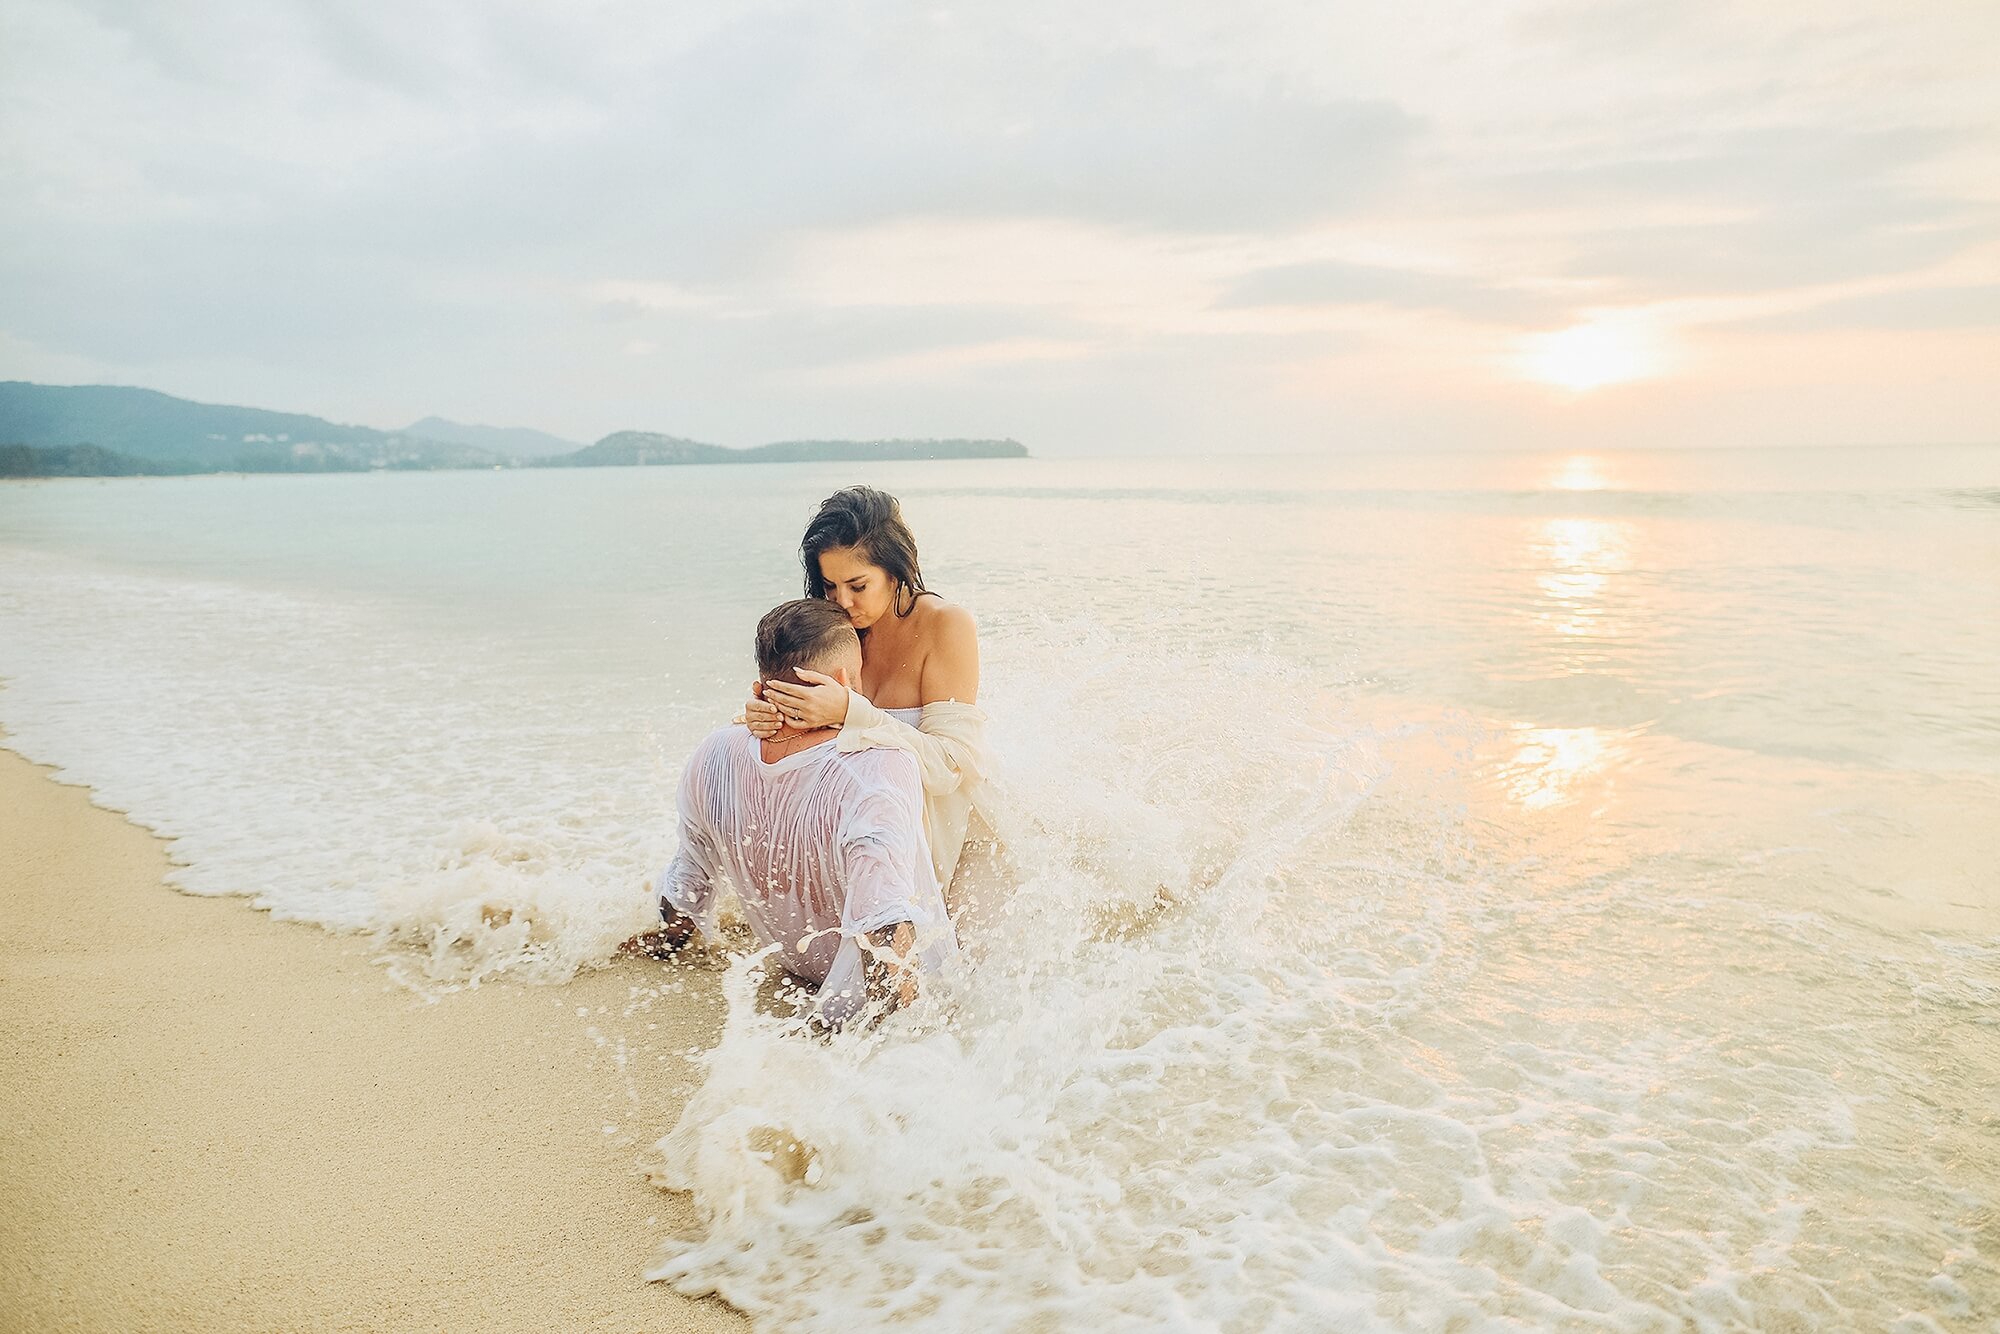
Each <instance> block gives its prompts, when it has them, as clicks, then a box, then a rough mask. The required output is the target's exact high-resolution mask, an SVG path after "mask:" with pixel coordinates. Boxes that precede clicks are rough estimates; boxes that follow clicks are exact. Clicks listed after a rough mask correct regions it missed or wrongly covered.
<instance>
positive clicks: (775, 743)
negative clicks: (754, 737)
mask: <svg viewBox="0 0 2000 1334" xmlns="http://www.w3.org/2000/svg"><path fill="white" fill-rule="evenodd" d="M839 735H840V729H839V728H838V727H815V728H814V729H813V730H812V731H810V732H800V731H795V730H793V729H792V728H789V727H787V728H785V729H784V730H783V731H781V732H779V733H778V734H777V735H776V736H773V737H770V738H767V739H766V740H764V741H760V742H758V743H757V749H758V752H759V753H760V754H761V755H762V756H763V757H764V761H765V763H767V764H768V763H770V762H771V761H772V760H782V759H784V758H785V756H787V755H795V754H797V753H798V752H799V751H802V750H808V749H811V748H812V747H814V746H817V745H819V744H821V743H822V742H826V741H831V740H833V739H834V738H835V737H837V736H839Z"/></svg>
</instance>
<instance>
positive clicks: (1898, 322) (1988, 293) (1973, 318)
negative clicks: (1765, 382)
mask: <svg viewBox="0 0 2000 1334" xmlns="http://www.w3.org/2000/svg"><path fill="white" fill-rule="evenodd" d="M1729 327H1730V328H1732V329H1754V330H1769V331H1772V332H1784V333H1798V332H1815V331H1819V330H1855V329H1865V330H1882V331H1894V332H1899V333H1917V332H1934V331H1941V330H1948V329H1996V330H2000V283H1984V284H1975V285H1969V286H1963V287H1912V288H1904V289H1901V290H1897V291H1887V292H1869V293H1866V294H1863V295H1860V296H1850V297H1842V298H1839V299H1837V300H1833V301H1822V302H1820V303H1819V304H1817V305H1812V306H1807V307H1804V308H1803V309H1799V310H1791V311H1786V312H1784V313H1782V314H1778V315H1767V316H1764V317H1762V318H1760V319H1754V320H1739V321H1736V322H1733V323H1731V325H1730V326H1729Z"/></svg>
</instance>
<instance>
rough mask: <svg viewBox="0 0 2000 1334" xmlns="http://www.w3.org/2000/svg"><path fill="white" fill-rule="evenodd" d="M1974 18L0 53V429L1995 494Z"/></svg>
mask: <svg viewBox="0 0 2000 1334" xmlns="http://www.w3.org/2000/svg"><path fill="white" fill-rule="evenodd" d="M1996 70H2000V4H1995V3H1994V2H1993V0H1926V3H1923V4H1920V5H1908V4H1907V3H1906V2H1904V0H1896V2H1894V3H1892V2H1889V0H1811V3H1803V2H1800V0H1755V2H1754V3H1750V2H1746V0H1736V2H1735V3H1711V2H1709V0H1597V2H1593V3H1585V2H1582V0H1555V2H1554V3H1546V2H1541V3H1527V4H1512V3H1499V2H1496V0H1435V2H1430V0H1414V2H1412V3H1405V4H1397V5H1388V4H1382V5H1373V6H1369V5H1353V4H1349V5H1340V4H1335V3H1329V2H1328V0H1230V2H1229V3H1226V4H1223V3H1204V4H1177V3H1173V2H1172V0H1143V2H1142V0H1098V3H1093V4H1090V5H1077V4H1075V3H1074V0H1008V3H1006V4H1004V5H980V6H951V5H925V4H921V3H907V2H905V3H849V2H848V0H810V3H792V2H790V0H786V2H783V3H755V2H752V3H726V2H724V0H703V2H702V3H695V4H683V3H680V2H679V0H643V2H641V3H626V2H623V0H620V2H618V3H604V2H599V0H561V3H555V2H554V0H549V2H547V3H544V2H542V0H494V2H489V3H482V4H477V5H474V4H464V3H461V4H443V3H436V2H435V0H400V2H399V3H396V4H393V5H392V4H386V3H383V4H369V3H357V2H355V0H255V2H254V3H251V2H249V0H243V2H218V3H190V2H185V0H129V2H125V0H7V3H6V5H5V6H4V7H0V379H28V380H38V381H42V382H45V383H58V384H80V383H99V384H133V385H142V386H145V387H148V388H153V389H159V390H163V391H165V392H168V393H172V394H177V395H181V396H184V397H189V398H196V399H202V400H206V401H213V402H228V403H242V404H249V405H253V406H259V407H270V408H278V409H283V410H288V411H299V412H309V413H313V414H316V415H319V416H323V417H328V418H331V419H334V420H337V421H342V422H352V423H359V424H364V425H371V426H378V427H385V428H395V427H399V426H403V425H407V424H408V423H410V422H412V421H414V420H416V419H417V418H420V417H423V416H427V415H431V414H437V415H440V416H444V417H449V418H453V419H456V420H459V421H466V422H477V423H485V424H492V425H520V426H532V427H536V428H539V429H542V430H547V431H551V432H554V433H556V434H558V435H561V436H564V437H566V438H569V439H572V440H576V441H579V442H587V441H591V440H595V439H597V438H598V437H600V436H602V435H604V434H607V433H609V432H611V431H615V430H622V429H639V430H651V431H661V432H666V433H668V434H673V435H681V436H689V437H693V438H696V439H701V440H708V441H714V442H716V443H721V444H729V445H749V444H756V443H761V442H764V441H769V440H780V439H796V438H828V437H842V438H878V437H911V436H918V437H936V436H974V437H998V436H1006V437H1012V438H1014V439H1017V440H1020V441H1021V442H1023V443H1024V444H1026V445H1028V447H1029V448H1030V450H1031V451H1033V452H1035V453H1037V454H1041V455H1047V456H1067V455H1106V454H1137V455H1143V454H1229V453H1255V454H1270V453H1324V452H1332V451H1338V450H1343V449H1369V450H1383V449H1412V450H1417V449H1479V448H1543V447H1547V448H1564V449H1573V448H1598V449H1603V448H1619V447H1670V446H1672V447H1677V446H1697V447H1715V446H1724V447H1734V446H1792V445H1807V444H1917V443H1989V442H1994V443H2000V76H1996V74H1995V71H1996Z"/></svg>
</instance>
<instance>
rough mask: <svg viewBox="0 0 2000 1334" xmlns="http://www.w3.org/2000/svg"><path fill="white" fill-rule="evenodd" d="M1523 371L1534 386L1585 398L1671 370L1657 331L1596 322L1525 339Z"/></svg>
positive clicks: (1631, 324) (1523, 344) (1532, 335)
mask: <svg viewBox="0 0 2000 1334" xmlns="http://www.w3.org/2000/svg"><path fill="white" fill-rule="evenodd" d="M1520 366H1521V370H1522V372H1523V373H1524V374H1525V375H1526V376H1527V377H1528V378H1529V379H1531V380H1540V381H1541V382H1542V383H1543V384H1552V385H1556V386H1559V387H1560V388H1563V389H1570V390H1574V391H1576V392H1578V393H1582V392H1584V391H1586V390H1591V389H1601V388H1603V387H1604V386H1606V385H1612V384H1624V383H1626V382H1628V381H1631V380H1646V379H1651V378H1652V377H1653V376H1656V375H1659V374H1662V373H1663V372H1664V371H1665V370H1666V358H1665V356H1664V354H1663V352H1662V350H1661V347H1660V340H1659V337H1658V336H1657V335H1656V334H1655V333H1654V332H1653V331H1652V330H1651V329H1649V328H1646V327H1643V326H1641V325H1637V324H1633V323H1629V322H1624V321H1619V322H1613V321H1609V320H1593V321H1590V322H1588V323H1584V324H1578V325H1574V326H1572V327H1570V328H1568V329H1563V330H1560V331H1558V332H1556V333H1545V334H1531V335H1530V336H1528V337H1527V338H1524V339H1522V340H1521V353H1520Z"/></svg>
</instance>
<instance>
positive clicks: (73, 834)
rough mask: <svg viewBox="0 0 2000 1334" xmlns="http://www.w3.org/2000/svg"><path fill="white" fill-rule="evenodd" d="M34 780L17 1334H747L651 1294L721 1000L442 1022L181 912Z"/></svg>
mask: <svg viewBox="0 0 2000 1334" xmlns="http://www.w3.org/2000/svg"><path fill="white" fill-rule="evenodd" d="M48 774H49V771H48V770H46V769H41V768H38V767H37V766H34V765H31V764H29V763H27V762H26V761H25V760H23V759H22V758H21V757H19V756H18V755H15V754H13V753H12V752H9V751H0V891H4V895H5V900H4V901H5V903H6V905H7V908H8V914H9V922H8V926H7V929H6V931H5V932H4V935H0V1032H4V1042H0V1109H4V1110H0V1329H4V1330H8V1331H13V1330H24V1331H25V1330H37V1331H39V1330H116V1331H121V1334H122V1332H125V1331H140V1330H191V1329H200V1330H285V1331H306V1330H370V1331H375V1330H417V1329H423V1330H439V1329H451V1330H475V1329H476V1330H501V1331H505V1330H536V1331H544V1330H635V1331H636V1330H709V1329H724V1328H727V1329H741V1328H746V1327H747V1325H746V1322H745V1321H744V1320H743V1319H742V1318H741V1317H740V1316H739V1315H738V1314H737V1313H735V1312H734V1311H732V1310H730V1309H729V1308H728V1307H726V1306H724V1305H722V1304H721V1303H719V1302H716V1301H713V1300H706V1301H704V1300H695V1299H691V1298H686V1297H682V1296H680V1295H679V1294H677V1293H675V1292H673V1291H672V1290H670V1289H668V1288H666V1287H664V1286H663V1285H660V1284H648V1283H646V1282H645V1281H644V1280H643V1279H642V1278H641V1271H642V1269H643V1268H644V1266H645V1264H646V1261H647V1259H648V1257H649V1256H650V1254H651V1252H652V1248H653V1245H654V1244H655V1243H656V1242H657V1241H658V1240H659V1238H660V1237H662V1236H663V1235H665V1234H666V1233H667V1232H668V1231H670V1230H675V1229H680V1228H685V1227H687V1226H688V1224H689V1223H690V1221H691V1220H690V1218H689V1212H688V1204H687V1201H686V1200H685V1198H684V1197H681V1196H675V1195H668V1194H664V1193H662V1192H661V1191H659V1190H657V1189H656V1188H654V1187H652V1186H650V1185H648V1184H646V1182H644V1181H643V1180H642V1179H641V1178H640V1176H639V1174H638V1170H637V1166H636V1164H637V1162H638V1159H639V1156H640V1155H641V1153H642V1152H643V1151H644V1150H645V1148H646V1146H647V1145H648V1144H650V1143H651V1142H652V1141H653V1140H654V1139H656V1138H658V1137H659V1136H660V1135H661V1134H663V1133H664V1132H665V1131H666V1130H667V1129H668V1128H670V1127H671V1126H672V1124H673V1121H674V1117H675V1116H676V1115H677V1113H678V1111H679V1107H680V1104H681V1102H682V1100H683V1099H684V1098H685V1096H686V1093H687V1086H688V1084H689V1082H690V1080H691V1072H690V1070H689V1067H688V1065H687V1063H686V1060H685V1053H686V1051H687V1050H688V1049H690V1048H700V1047H704V1046H706V1045H707V1044H709V1043H710V1042H712V1041H713V1040H714V1037H715V1034H716V1031H717V1028H718V1025H719V1023H720V1017H721V1002H720V998H719V996H718V995H717V993H716V988H715V986H714V975H713V974H708V973H703V972H701V971H699V970H698V969H696V968H695V967H692V966H685V965H680V966H672V967H669V966H666V965H660V964H654V963H648V962H644V961H638V960H632V961H623V962H621V963H620V964H619V965H618V966H616V967H614V968H611V969H608V970H606V971H603V972H599V973H592V974H589V975H587V976H585V977H582V978H580V979H578V980H577V981H575V982H573V983H571V984H570V985H568V986H563V987H521V986H514V985H511V984H504V983H501V984H489V985H487V986H485V987H482V988H479V989H477V990H474V991H465V992H460V993H456V994H454V995H451V996H448V997H445V998H444V999H443V1000H441V1001H439V1002H437V1003H426V1002H425V1000H423V999H422V998H420V997H417V996H415V995H413V994H412V993H411V992H409V991H407V990H405V989H403V988H401V987H398V986H396V985H395V984H394V983H392V982H391V981H390V979H389V978H388V976H387V974H386V973H385V971H384V970H383V969H382V968H381V967H380V966H379V965H377V964H375V963H374V962H372V959H373V957H374V956H375V955H376V954H377V953H378V952H379V951H378V950H376V949H375V948H373V947H372V946H371V945H370V943H369V942H368V941H367V940H366V939H365V938H361V937H350V936H335V935H330V934H328V933H326V932H324V931H321V930H319V929H318V928H315V927H309V926H302V925H297V924H291V923H285V922H277V921H273V920H271V919H270V918H269V917H268V916H267V915H265V914H263V913H260V912H256V911H254V910H253V909H251V908H250V907H249V906H248V905H247V904H246V903H245V902H244V901H243V900H240V899H205V898H197V897H194V896H191V895H187V894H182V893H178V892H176V891H174V890H173V889H171V888H169V887H167V886H166V885H165V884H163V882H162V876H163V874H164V872H165V871H166V869H167V860H166V855H165V845H164V844H162V843H161V842H160V841H159V840H158V839H156V838H154V837H153V836H152V835H151V834H149V833H147V832H146V831H144V830H142V829H139V828H137V827H136V826H134V825H132V824H130V823H129V822H127V821H126V820H124V819H123V818H121V817H120V816H118V815H116V814H113V813H111V812H109V811H105V810H100V809H98V808H96V807H94V806H92V805H90V804H89V800H88V794H87V793H86V792H85V791H84V790H82V789H80V788H74V787H66V786H62V785H60V784H58V783H56V782H54V781H52V780H51V778H50V777H49V776H48ZM665 979H670V980H674V981H679V982H680V983H681V984H682V985H681V990H680V992H679V993H677V994H672V995H668V996H666V997H664V998H662V999H659V1000H657V1001H654V1002H651V1003H650V1005H649V1007H648V1008H644V1009H642V1010H641V1011H639V1012H637V1013H634V1014H629V1015H628V1014H627V1011H628V1009H630V1008H631V1007H632V1005H633V997H634V993H635V991H637V992H639V995H640V1001H641V1004H642V1005H645V1004H647V1000H648V998H647V996H646V993H647V992H649V991H650V990H651V989H652V988H654V987H655V986H657V985H658V984H659V983H660V982H661V981H662V980H665ZM642 989H643V990H642ZM579 1007H581V1008H583V1009H585V1010H587V1011H588V1012H589V1013H588V1014H587V1015H585V1016H579V1015H578V1013H577V1011H578V1009H579ZM600 1007H602V1009H603V1012H602V1013H599V1008H600ZM649 1024H653V1025H657V1027H656V1028H651V1029H649V1028H648V1027H647V1026H648V1025H649ZM592 1030H596V1032H597V1034H598V1035H599V1036H602V1037H605V1038H606V1039H607V1040H608V1042H607V1045H605V1046H599V1045H597V1042H596V1041H595V1040H594V1038H593V1036H592ZM619 1036H623V1037H625V1038H627V1039H628V1041H629V1042H630V1043H631V1044H632V1045H631V1048H630V1051H631V1054H632V1060H631V1061H630V1062H629V1064H628V1066H627V1068H626V1069H624V1070H622V1071H621V1070H620V1069H619V1067H618V1064H617V1062H615V1061H614V1060H613V1059H612V1056H611V1053H612V1052H614V1051H615V1050H616V1039H617V1038H618V1037H619ZM606 1127H616V1129H615V1131H613V1132H612V1133H606Z"/></svg>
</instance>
